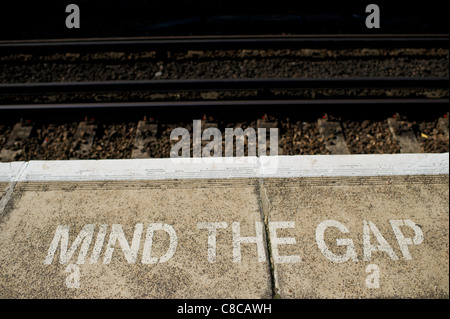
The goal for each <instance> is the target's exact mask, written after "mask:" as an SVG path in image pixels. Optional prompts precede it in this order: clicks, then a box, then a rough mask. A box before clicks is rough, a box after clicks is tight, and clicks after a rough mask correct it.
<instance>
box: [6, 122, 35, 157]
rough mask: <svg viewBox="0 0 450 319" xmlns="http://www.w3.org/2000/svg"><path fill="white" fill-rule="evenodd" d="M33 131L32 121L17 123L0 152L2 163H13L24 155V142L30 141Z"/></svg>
mask: <svg viewBox="0 0 450 319" xmlns="http://www.w3.org/2000/svg"><path fill="white" fill-rule="evenodd" d="M32 130H33V125H32V124H31V121H29V120H27V121H23V120H21V121H20V122H18V123H16V124H15V125H14V127H13V129H12V131H11V134H10V135H9V138H8V141H7V142H6V144H5V145H4V147H3V149H2V150H1V152H0V161H1V162H13V161H15V159H16V158H17V156H19V155H20V154H22V153H23V149H22V146H23V142H24V141H25V140H26V139H28V138H29V137H30V135H31V132H32Z"/></svg>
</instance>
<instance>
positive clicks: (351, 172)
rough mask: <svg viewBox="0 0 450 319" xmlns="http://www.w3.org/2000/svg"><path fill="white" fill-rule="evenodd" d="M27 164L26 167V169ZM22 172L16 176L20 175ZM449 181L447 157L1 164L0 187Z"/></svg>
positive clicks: (438, 155)
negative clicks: (326, 179) (441, 178)
mask: <svg viewBox="0 0 450 319" xmlns="http://www.w3.org/2000/svg"><path fill="white" fill-rule="evenodd" d="M26 164H28V165H27V166H24V165H26ZM22 167H24V171H23V172H22V173H20V169H21V168H22ZM443 174H444V175H448V174H449V154H448V153H443V154H383V155H302V156H265V157H260V158H256V157H244V158H210V159H204V158H203V159H202V158H195V159H194V158H187V159H182V160H181V161H177V160H174V159H125V160H74V161H31V162H29V163H23V162H15V163H0V182H2V181H3V182H14V181H20V182H25V181H113V180H167V179H224V178H263V177H264V178H266V177H277V178H293V177H327V176H333V177H339V176H382V175H384V176H391V175H443Z"/></svg>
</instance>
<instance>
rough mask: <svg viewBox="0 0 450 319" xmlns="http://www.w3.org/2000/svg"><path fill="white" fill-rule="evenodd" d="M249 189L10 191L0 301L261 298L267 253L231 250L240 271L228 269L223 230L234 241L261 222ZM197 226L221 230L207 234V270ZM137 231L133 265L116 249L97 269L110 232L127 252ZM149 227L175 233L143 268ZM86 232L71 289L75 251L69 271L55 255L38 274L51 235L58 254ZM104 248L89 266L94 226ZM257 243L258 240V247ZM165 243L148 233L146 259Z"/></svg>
mask: <svg viewBox="0 0 450 319" xmlns="http://www.w3.org/2000/svg"><path fill="white" fill-rule="evenodd" d="M257 188H258V182H257V180H248V179H246V180H222V181H220V180H197V181H195V180H194V181H192V180H191V181H188V180H185V181H150V182H149V181H147V182H146V181H139V182H126V181H125V182H121V181H117V182H113V181H110V182H19V183H18V184H17V185H16V187H15V189H14V193H13V196H12V198H11V200H10V202H9V204H8V206H7V207H6V210H5V212H4V213H3V214H2V215H0V298H271V296H272V287H271V279H270V269H269V263H268V253H267V252H265V254H266V260H265V261H263V262H259V261H258V253H257V248H256V247H257V245H256V244H251V243H249V244H245V243H243V244H242V245H241V252H242V260H241V262H234V261H233V245H232V243H233V238H232V223H233V222H239V223H240V226H241V228H240V232H241V233H240V235H241V236H242V237H244V236H248V237H250V236H255V221H259V222H262V215H261V211H260V205H259V195H258V191H257ZM199 222H226V223H227V225H228V226H227V228H225V229H217V250H216V260H215V262H214V263H212V262H209V261H208V230H207V229H199V228H197V223H199ZM139 223H142V224H143V232H142V236H141V241H140V246H139V250H138V255H137V258H136V261H135V262H134V263H130V262H128V261H127V259H126V258H125V255H124V252H123V250H122V248H121V244H120V243H119V242H116V244H115V246H113V247H114V251H113V254H112V258H111V262H110V263H109V264H108V263H106V264H105V263H104V257H105V251H106V247H107V243H108V239H109V238H110V232H111V229H112V225H113V224H120V225H121V226H122V228H123V232H124V234H125V237H126V240H127V241H128V244H129V245H130V246H131V245H132V239H133V234H135V233H134V231H135V226H136V224H139ZM150 223H162V224H168V225H170V226H172V227H173V229H174V230H175V232H176V235H177V239H178V244H177V246H176V251H175V253H174V255H173V256H172V257H171V258H170V259H169V260H168V261H166V262H164V263H153V264H144V263H143V246H144V242H145V241H146V234H147V226H148V225H149V224H150ZM87 224H95V229H94V233H93V238H92V241H91V244H90V246H89V250H88V253H87V255H86V260H85V262H84V263H81V264H79V265H78V267H79V271H80V276H79V277H80V280H79V284H80V287H79V288H68V285H67V284H66V280H68V283H69V285H70V284H71V283H72V284H73V282H74V281H73V278H74V277H70V276H71V275H72V274H74V270H69V272H66V270H67V267H68V265H70V264H76V263H77V258H78V256H79V252H80V247H82V246H81V244H80V245H79V246H78V248H77V249H76V251H75V253H74V254H73V255H72V257H71V259H70V261H68V262H65V263H64V264H61V263H60V250H61V246H60V244H59V245H58V248H57V250H56V253H55V255H54V258H53V259H51V263H50V264H44V261H45V260H46V257H47V254H48V252H49V250H50V249H49V248H50V246H51V243H52V240H53V238H54V236H55V232H56V229H57V227H58V226H59V225H67V226H68V227H69V240H68V248H70V247H71V245H72V243H73V242H74V240H75V238H76V237H77V235H78V234H79V233H80V231H81V230H82V228H83V227H84V226H85V225H87ZM101 224H107V225H108V227H107V232H106V239H105V241H104V243H103V245H101V254H100V256H99V259H98V261H97V262H96V263H93V264H90V260H91V256H92V252H93V250H94V243H96V240H97V238H98V237H97V234H98V233H99V229H100V225H101ZM264 240H265V238H264ZM169 246H170V240H169V235H168V233H166V232H165V231H161V230H159V231H155V232H154V237H153V246H152V251H151V254H150V255H151V257H158V258H159V257H161V256H163V255H164V254H166V252H167V251H169V250H170V249H169Z"/></svg>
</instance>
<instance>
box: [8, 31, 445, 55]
mask: <svg viewBox="0 0 450 319" xmlns="http://www.w3.org/2000/svg"><path fill="white" fill-rule="evenodd" d="M273 47H275V48H283V47H288V48H335V47H444V48H448V47H449V35H448V34H372V35H364V34H339V35H260V36H185V37H128V38H124V37H121V38H84V39H83V38H74V39H46V40H10V41H0V50H2V51H3V52H7V51H8V52H10V51H37V50H51V51H57V50H75V51H78V50H81V51H85V50H88V51H93V50H99V51H105V50H111V51H115V50H123V49H146V50H156V49H175V48H177V49H187V50H192V49H227V48H233V49H235V48H239V49H245V48H247V49H248V48H273Z"/></svg>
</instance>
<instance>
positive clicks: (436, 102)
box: [0, 99, 450, 111]
mask: <svg viewBox="0 0 450 319" xmlns="http://www.w3.org/2000/svg"><path fill="white" fill-rule="evenodd" d="M449 102H450V100H449V99H316V100H227V101H167V102H111V103H54V104H11V105H0V111H1V110H13V111H14V110H46V109H58V110H62V109H107V108H123V109H126V108H161V107H163V108H168V107H174V108H180V107H182V108H193V107H225V106H313V105H328V106H330V105H331V106H332V105H337V106H338V105H348V106H355V105H404V106H408V105H414V104H423V105H428V104H430V105H435V106H447V105H448V103H449Z"/></svg>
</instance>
